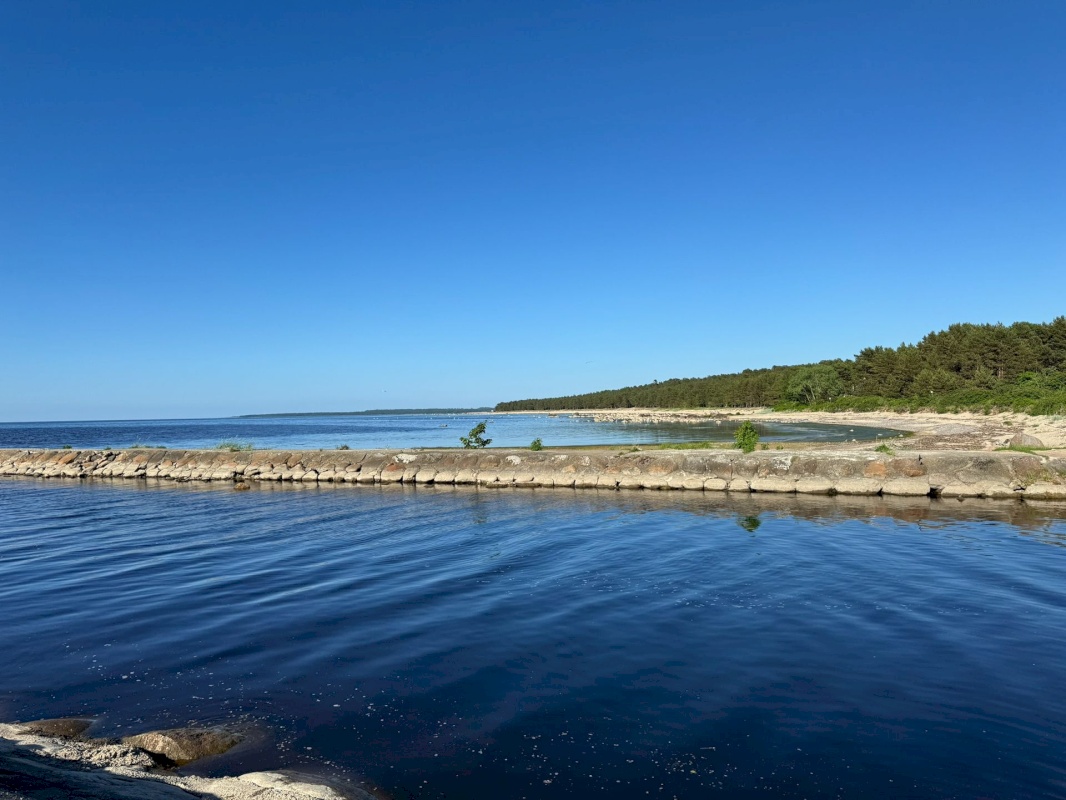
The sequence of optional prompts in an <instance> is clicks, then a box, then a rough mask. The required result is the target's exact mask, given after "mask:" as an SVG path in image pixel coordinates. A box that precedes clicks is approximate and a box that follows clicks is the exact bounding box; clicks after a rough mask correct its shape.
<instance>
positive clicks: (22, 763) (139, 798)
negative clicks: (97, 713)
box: [0, 720, 374, 800]
mask: <svg viewBox="0 0 1066 800" xmlns="http://www.w3.org/2000/svg"><path fill="white" fill-rule="evenodd" d="M81 721H82V722H83V721H84V720H81ZM69 722H71V720H42V721H40V722H36V723H27V724H24V725H19V724H10V725H5V724H0V800H75V799H76V800H192V798H202V800H253V798H254V800H312V799H313V800H374V798H373V796H372V795H371V794H369V793H368V792H365V791H363V790H362V789H359V788H355V787H352V788H348V787H340V786H331V785H326V784H325V783H323V782H322V781H321V779H319V778H314V777H308V776H301V775H299V774H296V773H291V772H288V771H284V770H283V771H279V772H252V773H248V774H246V775H241V776H239V777H225V778H201V777H195V776H185V775H182V776H179V775H174V774H171V773H168V772H165V771H160V770H159V769H158V768H157V760H156V757H154V756H153V755H152V754H151V753H149V752H147V751H145V750H143V749H141V748H139V747H135V746H132V745H130V744H129V743H128V742H126V741H124V742H123V743H119V744H114V743H108V742H103V741H94V740H87V739H78V738H71V737H70V736H45V735H41V734H40V733H35V732H34V731H40V730H49V729H52V730H63V731H72V730H74V727H75V726H69V725H67V723H69ZM53 723H55V724H54V725H53ZM83 730H84V729H83ZM214 730H217V729H214ZM201 732H202V731H201ZM74 735H75V736H76V735H78V734H74ZM153 735H154V736H159V737H161V739H160V741H161V740H162V739H169V740H170V741H171V742H177V743H180V746H181V747H185V748H188V747H191V746H192V745H190V744H189V743H188V742H187V741H185V739H186V737H185V735H184V734H183V733H182V732H180V731H166V732H162V731H161V732H156V733H155V734H146V736H153ZM130 738H131V739H132V738H136V737H130ZM200 738H201V739H202V738H203V737H200ZM192 739H197V737H195V736H194V737H192ZM224 739H225V737H221V738H220V739H218V740H217V741H216V744H217V742H221V741H223V740H224ZM149 741H152V740H149ZM167 746H170V745H169V744H168V745H167Z"/></svg>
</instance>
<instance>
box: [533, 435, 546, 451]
mask: <svg viewBox="0 0 1066 800" xmlns="http://www.w3.org/2000/svg"><path fill="white" fill-rule="evenodd" d="M529 449H530V450H543V449H544V442H542V441H541V440H540V437H537V438H536V439H534V440H533V441H532V442H530V443H529Z"/></svg>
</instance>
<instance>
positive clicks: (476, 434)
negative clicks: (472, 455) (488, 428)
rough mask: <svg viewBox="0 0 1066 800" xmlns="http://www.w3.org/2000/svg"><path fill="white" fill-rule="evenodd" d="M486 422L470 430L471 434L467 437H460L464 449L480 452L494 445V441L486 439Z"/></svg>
mask: <svg viewBox="0 0 1066 800" xmlns="http://www.w3.org/2000/svg"><path fill="white" fill-rule="evenodd" d="M485 424H486V423H484V422H479V423H478V424H477V425H475V426H474V427H473V428H471V429H470V433H468V434H467V435H466V436H460V437H459V441H460V442H462V443H463V447H465V448H466V449H467V450H479V449H481V448H482V447H488V446H489V445H490V444H491V443H492V439H486V438H485V437H484V436H482V435H481V434H483V433H484V432H485Z"/></svg>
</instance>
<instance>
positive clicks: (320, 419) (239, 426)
mask: <svg viewBox="0 0 1066 800" xmlns="http://www.w3.org/2000/svg"><path fill="white" fill-rule="evenodd" d="M481 421H486V422H487V423H488V426H487V427H488V431H487V433H486V436H488V437H489V438H491V439H492V446H493V447H528V446H529V444H530V442H532V441H533V440H534V439H542V440H543V442H544V444H545V445H546V446H549V447H551V446H561V445H578V444H585V445H595V444H654V443H659V442H693V441H719V442H731V441H732V440H733V433H734V432H735V431H736V428H737V424H738V423H735V422H731V421H729V420H720V421H718V422H715V421H714V420H707V421H706V422H703V423H700V424H693V423H661V424H655V425H652V424H648V423H627V424H623V423H620V422H594V421H593V420H591V419H589V418H588V417H574V416H569V415H565V414H563V415H557V416H556V415H548V414H514V415H510V414H501V415H494V414H381V415H369V416H356V415H342V414H337V415H319V416H307V417H268V418H257V419H241V418H228V419H163V420H133V421H122V420H117V421H96V422H5V423H0V447H63V446H65V445H70V446H71V447H74V448H94V447H129V446H130V445H132V444H141V445H152V446H158V445H163V446H166V447H175V448H182V447H189V448H203V447H207V448H210V447H215V446H216V445H218V444H219V443H220V442H223V441H229V442H239V443H242V444H248V445H252V446H253V447H255V448H258V449H262V448H278V449H315V448H323V449H327V450H332V449H334V448H336V447H339V446H340V445H342V444H346V445H348V446H349V447H351V448H352V449H354V450H361V449H374V448H382V447H388V448H404V447H458V446H459V437H460V436H463V435H465V434H466V433H467V432H468V431H469V430H470V429H471V428H472V427H474V425H476V424H477V423H478V422H481ZM757 427H758V429H759V434H760V436H761V437H762V438H763V440H764V441H766V442H788V441H797V440H822V441H837V442H839V441H847V440H851V439H857V440H859V441H864V440H865V441H872V440H874V439H876V438H877V437H879V436H893V435H896V434H898V433H899V431H893V430H888V429H885V428H867V427H862V426H844V425H821V424H818V423H802V424H800V423H796V424H787V425H786V424H774V423H759V424H758V425H757Z"/></svg>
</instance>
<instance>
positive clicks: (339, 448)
mask: <svg viewBox="0 0 1066 800" xmlns="http://www.w3.org/2000/svg"><path fill="white" fill-rule="evenodd" d="M337 449H338V450H351V449H352V448H350V447H349V446H348V445H346V444H342V445H341V446H340V447H338V448H337Z"/></svg>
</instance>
